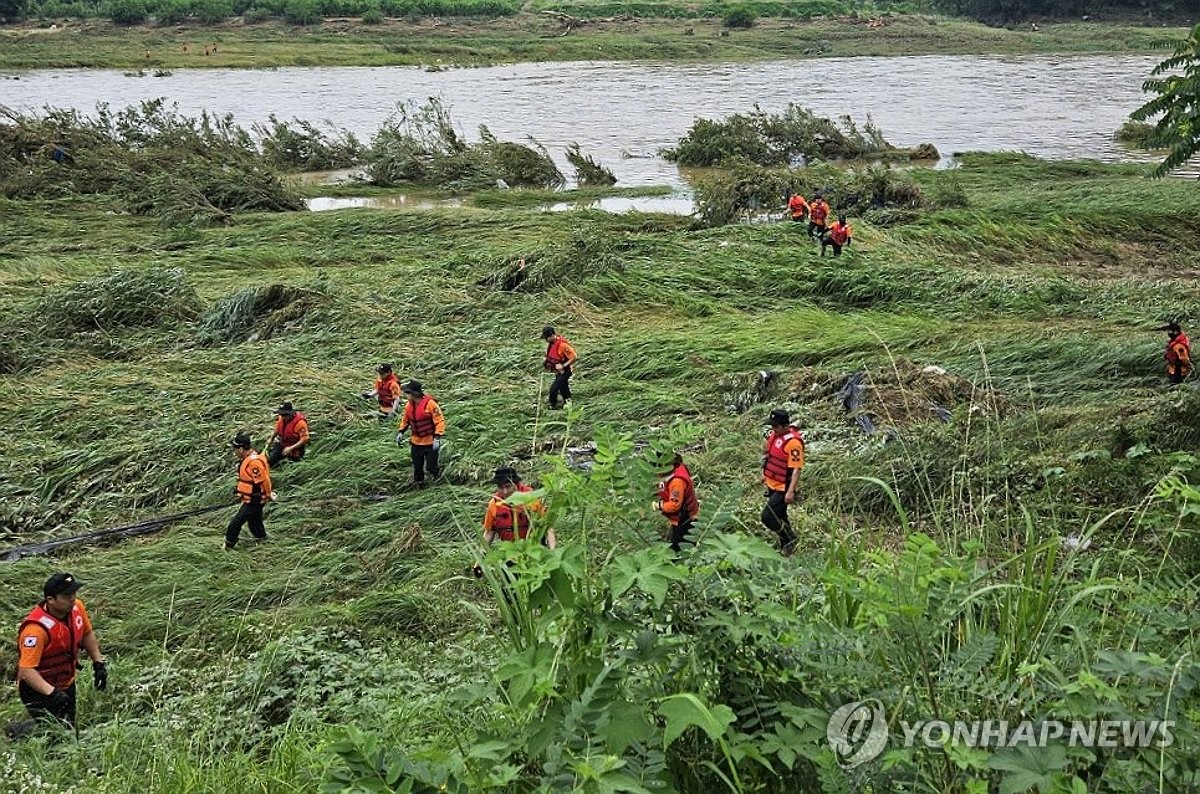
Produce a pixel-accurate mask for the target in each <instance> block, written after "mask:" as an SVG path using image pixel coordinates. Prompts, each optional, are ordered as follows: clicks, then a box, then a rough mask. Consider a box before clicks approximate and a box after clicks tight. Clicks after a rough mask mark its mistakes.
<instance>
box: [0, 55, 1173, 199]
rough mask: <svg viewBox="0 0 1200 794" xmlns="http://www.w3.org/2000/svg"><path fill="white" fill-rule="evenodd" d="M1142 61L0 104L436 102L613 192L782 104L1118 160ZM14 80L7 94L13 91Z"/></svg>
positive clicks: (395, 73) (337, 117) (1014, 62)
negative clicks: (706, 132)
mask: <svg viewBox="0 0 1200 794" xmlns="http://www.w3.org/2000/svg"><path fill="white" fill-rule="evenodd" d="M1155 62H1156V59H1155V58H1154V57H1150V56H1131V55H1095V56H1067V55H1054V56H1050V55H1045V56H1042V55H1038V56H1019V57H1014V56H966V57H964V56H941V55H938V56H918V57H901V58H823V59H813V60H797V61H774V62H759V63H738V64H724V63H712V64H668V63H644V62H643V63H612V62H583V63H525V64H515V65H510V66H494V67H487V68H473V69H472V68H463V69H449V70H446V71H435V72H431V71H425V70H423V69H420V68H415V67H372V68H365V67H364V68H355V67H333V68H282V69H269V70H246V69H197V70H180V71H176V72H173V73H171V74H169V75H167V76H163V77H154V76H151V75H149V74H146V75H143V76H133V75H126V74H123V73H121V72H119V71H112V70H100V69H50V70H33V71H24V72H9V73H7V74H4V75H0V78H4V79H0V104H2V105H6V106H8V107H11V108H14V109H19V110H25V111H28V110H34V109H37V108H40V107H42V106H44V105H52V106H56V107H72V108H78V109H80V110H85V111H90V110H92V109H94V108H95V105H96V103H97V102H107V103H109V104H110V105H111V106H112V107H114V108H121V107H125V106H127V105H130V104H135V103H138V102H141V101H143V100H146V99H151V98H154V97H166V98H167V99H168V100H170V101H172V102H176V103H178V105H179V107H180V109H181V110H182V111H184V112H186V113H189V114H192V113H196V112H199V111H200V110H202V109H204V110H209V111H212V112H216V113H220V114H224V113H232V114H233V115H234V117H235V119H236V120H237V121H238V122H239V123H241V124H243V125H245V126H250V125H251V124H252V123H254V122H258V121H263V120H265V119H266V118H267V117H268V116H269V115H271V114H275V115H276V116H278V117H280V118H282V119H291V118H293V117H297V118H301V119H306V120H308V121H312V122H320V121H323V120H331V121H332V122H333V123H334V124H336V125H337V126H338V127H342V128H346V129H348V130H350V131H351V132H353V133H355V134H356V135H358V136H359V137H360V138H362V139H364V140H366V139H369V138H370V136H371V135H372V134H373V133H374V132H375V131H376V130H377V129H378V128H379V126H380V124H381V123H382V122H383V121H384V120H385V119H386V118H387V117H388V115H389V114H390V113H392V112H393V110H394V109H395V107H396V105H397V103H402V102H407V101H415V102H418V103H421V102H424V101H425V99H426V98H427V97H433V96H436V97H439V98H441V99H442V100H443V102H444V103H445V104H446V106H447V107H448V108H449V110H450V113H451V117H452V119H453V120H454V122H455V123H456V124H457V125H458V126H459V127H460V128H461V129H462V130H463V131H465V132H467V133H468V134H469V137H472V138H474V135H475V130H476V128H477V127H478V125H479V124H486V125H487V126H488V127H489V128H490V129H491V131H492V132H493V133H495V134H496V135H497V136H498V137H500V138H502V139H508V140H518V141H520V140H524V139H525V137H526V136H528V135H532V136H533V137H534V138H536V139H537V140H538V141H540V142H541V143H542V144H543V145H545V146H546V147H547V149H549V150H550V151H551V153H552V154H553V155H554V156H555V158H556V159H557V160H558V161H559V162H560V165H562V166H563V168H564V172H565V173H568V174H569V173H570V172H569V170H568V169H567V167H566V164H565V161H564V159H563V157H562V150H563V149H564V148H565V146H566V145H567V144H568V143H570V142H571V141H578V142H579V144H580V145H581V147H582V148H583V151H584V152H585V153H588V154H591V155H593V156H594V157H595V158H596V159H597V160H599V161H600V162H601V163H602V164H604V165H606V166H608V167H609V168H611V169H612V170H613V171H614V172H615V173H616V175H617V177H618V179H619V183H618V184H619V185H624V186H633V185H673V186H677V187H678V186H681V185H682V184H683V183H682V180H681V178H680V176H679V173H678V172H677V170H676V169H675V167H674V166H673V165H671V164H670V163H668V162H666V161H665V160H663V159H662V158H661V157H659V156H657V152H658V151H659V150H660V149H661V148H663V147H665V146H670V145H672V144H674V143H675V142H676V141H677V140H678V139H679V138H680V137H681V136H682V135H683V134H684V133H685V132H686V131H687V129H688V128H689V127H690V126H691V124H692V121H693V119H695V118H696V117H706V118H720V117H722V116H725V115H728V114H730V113H735V112H741V111H746V110H749V109H751V108H752V107H753V106H754V105H755V104H757V105H758V106H759V107H761V108H762V109H764V110H767V111H779V110H782V109H783V108H784V107H786V106H787V104H788V103H789V102H796V103H799V104H803V105H806V106H808V107H810V108H812V109H813V110H814V111H816V112H817V113H818V114H820V115H825V116H838V115H842V114H846V113H848V114H850V115H852V116H853V117H854V119H855V120H856V121H858V122H860V123H861V122H862V121H865V120H866V118H867V116H870V117H872V118H873V119H874V121H875V123H876V124H877V125H879V126H880V127H881V128H882V130H883V132H884V134H885V136H886V137H887V138H888V139H889V140H890V141H891V142H892V143H893V144H896V145H898V146H912V145H915V144H918V143H923V142H930V143H933V144H934V145H935V146H937V147H938V149H939V151H941V152H942V154H943V156H944V157H945V156H948V155H949V154H951V153H953V152H956V151H966V150H973V149H984V150H1000V149H1017V150H1024V151H1027V152H1030V153H1031V154H1036V155H1039V156H1043V157H1049V158H1096V159H1100V160H1119V159H1125V158H1127V157H1129V153H1128V151H1126V150H1124V149H1122V148H1121V147H1120V146H1118V145H1116V144H1115V143H1114V142H1113V141H1112V133H1113V131H1114V130H1115V129H1116V128H1117V127H1119V126H1120V125H1121V123H1122V122H1123V121H1124V120H1125V118H1126V116H1127V115H1128V114H1129V112H1130V111H1131V110H1133V109H1134V108H1136V107H1137V106H1138V105H1140V104H1141V103H1142V102H1143V101H1144V97H1143V94H1142V91H1141V83H1142V80H1143V79H1145V77H1146V76H1147V75H1148V74H1149V72H1150V69H1151V68H1152V66H1153V64H1154V63H1155ZM14 77H16V78H19V79H13V78H14Z"/></svg>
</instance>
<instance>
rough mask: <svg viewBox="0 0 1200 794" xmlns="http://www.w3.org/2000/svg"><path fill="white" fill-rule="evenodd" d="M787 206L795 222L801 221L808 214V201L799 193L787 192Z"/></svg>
mask: <svg viewBox="0 0 1200 794" xmlns="http://www.w3.org/2000/svg"><path fill="white" fill-rule="evenodd" d="M787 208H788V212H790V213H791V214H792V221H794V222H795V223H800V222H801V221H803V220H804V216H805V215H807V214H808V202H807V201H805V200H804V196H801V195H800V194H799V193H788V202H787Z"/></svg>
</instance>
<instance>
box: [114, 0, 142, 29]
mask: <svg viewBox="0 0 1200 794" xmlns="http://www.w3.org/2000/svg"><path fill="white" fill-rule="evenodd" d="M105 16H107V17H108V18H109V19H111V20H112V21H113V22H115V23H116V24H118V25H137V24H139V23H141V22H144V21H145V20H146V4H145V3H143V2H142V0H109V3H108V5H107V6H105Z"/></svg>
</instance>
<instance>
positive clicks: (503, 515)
mask: <svg viewBox="0 0 1200 794" xmlns="http://www.w3.org/2000/svg"><path fill="white" fill-rule="evenodd" d="M532 490H533V489H532V488H530V487H529V486H528V485H526V484H525V483H520V484H518V485H517V491H519V492H522V493H528V492H530V491H532ZM492 498H493V499H495V500H496V501H497V503H498V504H497V505H496V513H495V515H494V516H493V518H492V531H493V532H495V533H496V534H497V535H499V536H500V540H512V539H513V536H514V533H513V515H514V514H516V524H517V531H516V537H519V538H520V539H521V540H525V538H527V537H529V513H527V512H526V511H525V507H524V506H521V507H513V506H512V505H509V504H507V503H505V502H504V500H503V499H501V498H500V496H499V495H496V496H493V497H492Z"/></svg>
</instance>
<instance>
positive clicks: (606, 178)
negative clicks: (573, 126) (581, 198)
mask: <svg viewBox="0 0 1200 794" xmlns="http://www.w3.org/2000/svg"><path fill="white" fill-rule="evenodd" d="M567 162H568V163H570V164H571V165H572V166H574V167H575V183H576V184H577V185H579V186H580V187H593V186H601V187H604V186H608V185H615V184H616V183H617V177H616V175H615V174H614V173H613V172H612V171H610V170H608V169H607V168H605V167H604V166H602V165H600V164H599V163H597V162H596V161H595V160H594V159H592V156H591V155H585V154H584V153H583V152H581V151H580V150H579V144H578V143H575V142H572V143H571V145H570V146H568V147H567Z"/></svg>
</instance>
